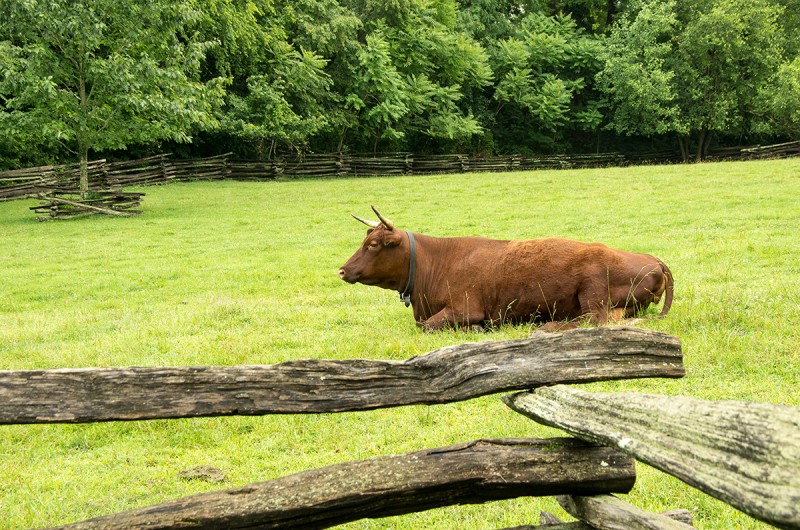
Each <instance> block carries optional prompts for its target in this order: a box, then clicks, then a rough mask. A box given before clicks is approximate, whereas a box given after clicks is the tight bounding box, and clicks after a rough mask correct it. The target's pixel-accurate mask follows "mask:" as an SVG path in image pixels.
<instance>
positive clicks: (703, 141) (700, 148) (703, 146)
mask: <svg viewBox="0 0 800 530" xmlns="http://www.w3.org/2000/svg"><path fill="white" fill-rule="evenodd" d="M710 143H711V132H710V131H709V130H708V129H706V128H705V127H703V128H701V129H700V138H698V140H697V154H696V155H695V159H694V161H695V162H702V161H703V160H704V159H705V157H706V150H707V149H708V144H710Z"/></svg>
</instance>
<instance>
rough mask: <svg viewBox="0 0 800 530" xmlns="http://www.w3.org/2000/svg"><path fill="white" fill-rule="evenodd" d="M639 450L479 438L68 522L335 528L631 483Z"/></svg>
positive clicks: (85, 527) (625, 487)
mask: <svg viewBox="0 0 800 530" xmlns="http://www.w3.org/2000/svg"><path fill="white" fill-rule="evenodd" d="M634 481H635V471H634V463H633V459H632V458H630V457H628V456H627V455H625V454H623V453H621V452H619V451H616V450H614V449H610V448H607V447H601V446H595V445H593V444H587V443H586V442H582V441H580V440H575V439H568V438H567V439H565V438H554V439H546V440H536V439H500V440H477V441H474V442H470V443H465V444H459V445H454V446H449V447H443V448H438V449H427V450H424V451H417V452H414V453H407V454H404V455H399V456H388V457H379V458H374V459H371V460H361V461H356V462H348V463H344V464H335V465H332V466H328V467H323V468H319V469H314V470H309V471H305V472H302V473H297V474H295V475H290V476H288V477H283V478H279V479H275V480H272V481H269V482H262V483H258V484H251V485H249V486H245V487H242V488H238V489H232V490H226V491H218V492H213V493H205V494H200V495H193V496H190V497H184V498H182V499H177V500H173V501H170V502H166V503H163V504H159V505H155V506H150V507H146V508H140V509H135V510H131V511H128V512H123V513H120V514H115V515H109V516H105V517H100V518H96V519H92V520H88V521H84V522H80V523H75V524H72V525H68V526H65V527H61V528H70V529H73V530H75V529H82V530H89V529H92V530H98V529H122V528H126V529H127V528H148V529H156V528H183V527H191V528H195V529H200V528H202V529H217V528H301V527H302V528H327V527H329V526H333V525H336V524H341V523H344V522H347V521H355V520H358V519H362V518H366V517H371V518H375V517H386V516H390V515H399V514H403V513H409V512H417V511H421V510H426V509H430V508H435V507H440V506H449V505H453V504H471V503H482V502H487V501H491V500H498V499H508V498H514V497H519V496H541V495H558V494H561V493H576V494H584V495H592V494H597V493H606V492H620V493H624V492H627V491H629V490H630V488H631V487H632V486H633V483H634Z"/></svg>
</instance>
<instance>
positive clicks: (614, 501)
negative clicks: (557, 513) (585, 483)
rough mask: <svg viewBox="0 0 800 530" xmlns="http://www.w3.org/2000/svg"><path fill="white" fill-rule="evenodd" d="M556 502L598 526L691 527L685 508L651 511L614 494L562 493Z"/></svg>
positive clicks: (614, 529)
mask: <svg viewBox="0 0 800 530" xmlns="http://www.w3.org/2000/svg"><path fill="white" fill-rule="evenodd" d="M557 499H558V503H559V504H560V505H561V507H562V508H564V510H566V511H567V513H569V514H570V515H571V516H573V517H575V518H576V519H580V520H581V521H585V522H586V523H589V525H590V527H591V528H597V529H599V530H689V529H691V528H694V526H693V525H692V518H691V516H690V515H689V512H687V511H686V510H680V511H675V512H668V513H663V514H662V513H652V512H648V511H646V510H642V509H641V508H637V507H636V506H632V505H630V504H628V503H627V502H625V501H623V500H621V499H618V498H617V497H614V496H613V495H594V496H588V497H587V496H580V495H562V496H558V497H557Z"/></svg>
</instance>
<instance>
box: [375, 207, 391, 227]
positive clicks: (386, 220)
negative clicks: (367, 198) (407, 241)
mask: <svg viewBox="0 0 800 530" xmlns="http://www.w3.org/2000/svg"><path fill="white" fill-rule="evenodd" d="M372 211H373V212H375V215H377V216H378V219H380V220H381V223H383V226H385V227H386V229H387V230H394V223H393V222H392V221H390V220H389V219H387V218H385V217H384V216H382V215H381V212H379V211H378V210H377V209H376V208H375V207H374V206H373V207H372Z"/></svg>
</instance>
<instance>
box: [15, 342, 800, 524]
mask: <svg viewBox="0 0 800 530" xmlns="http://www.w3.org/2000/svg"><path fill="white" fill-rule="evenodd" d="M682 374H683V364H682V356H681V347H680V341H679V340H678V339H676V338H674V337H670V336H668V335H665V334H662V333H657V332H653V331H646V330H641V329H634V328H625V327H620V328H616V327H601V328H592V329H578V330H573V331H568V332H565V333H555V334H541V333H537V334H535V335H534V336H533V337H531V338H529V339H523V340H516V341H497V342H482V343H474V344H465V345H460V346H453V347H449V348H442V349H440V350H436V351H434V352H431V353H428V354H425V355H420V356H417V357H413V358H411V359H409V360H407V361H367V360H345V361H293V362H288V363H282V364H278V365H272V366H243V367H188V368H127V369H124V368H121V369H111V368H109V369H61V370H26V371H3V372H0V423H6V424H12V423H52V422H84V421H108V420H129V419H155V418H177V417H193V416H210V415H222V414H272V413H311V412H331V411H345V410H365V409H370V408H377V407H387V406H399V405H403V404H412V403H428V404H435V403H446V402H450V401H456V400H463V399H470V398H472V397H477V396H481V395H486V394H491V393H496V392H504V391H508V390H525V391H524V392H520V393H517V394H513V395H507V396H505V397H504V401H505V402H506V404H508V405H509V407H511V409H513V410H515V411H517V412H520V413H522V414H525V415H526V416H529V417H531V418H534V419H535V420H537V421H540V422H542V423H545V424H547V425H551V426H555V427H558V428H561V429H564V430H566V431H567V432H568V433H570V434H572V435H573V436H575V437H577V439H575V438H572V439H563V438H558V439H548V440H535V439H524V440H519V439H499V440H476V441H473V442H468V443H463V444H458V445H455V446H449V447H443V448H437V449H426V450H422V451H417V452H414V453H407V454H404V455H396V456H383V457H377V458H373V459H371V460H364V461H357V462H348V463H342V464H336V465H333V466H328V467H324V468H319V469H315V470H308V471H304V472H301V473H298V474H295V475H290V476H287V477H283V478H279V479H275V480H271V481H268V482H262V483H257V484H251V485H248V486H244V487H241V488H237V489H232V490H222V491H217V492H211V493H205V494H201V495H193V496H189V497H184V498H181V499H175V500H172V501H168V502H165V503H162V504H158V505H154V506H149V507H141V508H136V509H133V510H130V511H127V512H123V513H119V514H110V515H104V516H101V517H98V518H96V519H91V520H88V521H83V522H78V523H74V524H71V525H67V526H66V527H63V528H72V529H101V528H102V529H112V528H114V529H121V528H177V527H184V526H187V525H189V526H191V527H192V528H208V529H211V528H253V527H258V528H300V527H302V528H326V527H329V526H332V525H336V524H340V523H344V522H347V521H353V520H357V519H361V518H365V517H384V516H389V515H397V514H402V513H409V512H413V511H420V510H425V509H429V508H433V507H438V506H446V505H451V504H461V503H482V502H486V501H490V500H495V499H505V498H512V497H517V496H522V495H527V496H531V495H539V496H543V495H547V496H549V495H556V496H558V499H559V502H560V503H561V504H562V506H563V507H564V508H565V510H566V511H567V512H569V513H570V514H571V515H573V516H574V517H577V518H578V519H579V520H580V521H583V522H576V523H564V524H560V525H556V526H546V527H542V528H547V529H551V530H552V529H561V530H567V529H572V530H578V529H586V528H626V529H628V528H647V529H671V528H674V529H679V528H691V527H692V526H691V524H692V521H691V516H690V514H688V513H687V512H686V511H685V510H678V511H671V512H666V513H664V514H653V513H649V512H646V511H644V510H641V509H639V508H636V507H635V506H631V505H630V504H628V503H625V502H624V501H622V500H621V499H619V498H617V497H614V496H613V495H611V494H613V493H624V492H627V491H629V490H630V489H631V487H632V486H633V484H634V480H635V476H634V471H633V462H634V459H636V460H641V461H642V462H646V463H648V464H650V465H653V466H655V467H657V468H659V469H661V470H663V471H664V472H666V473H669V474H672V475H674V476H676V477H678V478H679V479H681V480H683V481H684V482H686V483H688V484H690V485H692V486H694V487H697V488H698V489H700V490H702V491H704V492H706V493H708V494H710V495H712V496H714V497H717V498H719V499H722V500H723V501H725V502H728V503H729V504H731V505H732V506H734V507H736V508H738V509H740V510H742V511H744V512H745V513H748V514H750V515H752V516H753V517H756V518H758V519H761V520H763V521H766V522H768V523H770V524H774V525H776V526H778V527H781V528H800V410H798V409H794V408H791V407H780V406H773V405H766V404H754V403H736V402H708V401H702V400H696V399H689V398H682V397H676V396H650V395H641V394H636V393H624V394H602V393H590V392H585V391H579V390H575V389H572V388H570V387H567V386H564V385H563V384H562V383H575V382H589V381H601V380H610V379H619V378H632V377H680V376H681V375H682ZM553 385H555V386H553ZM145 398H146V399H145ZM543 521H544V522H543V524H545V523H547V524H552V523H553V522H554V521H555V518H553V517H552V516H550V515H548V514H544V515H543ZM526 528H534V527H526Z"/></svg>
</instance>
